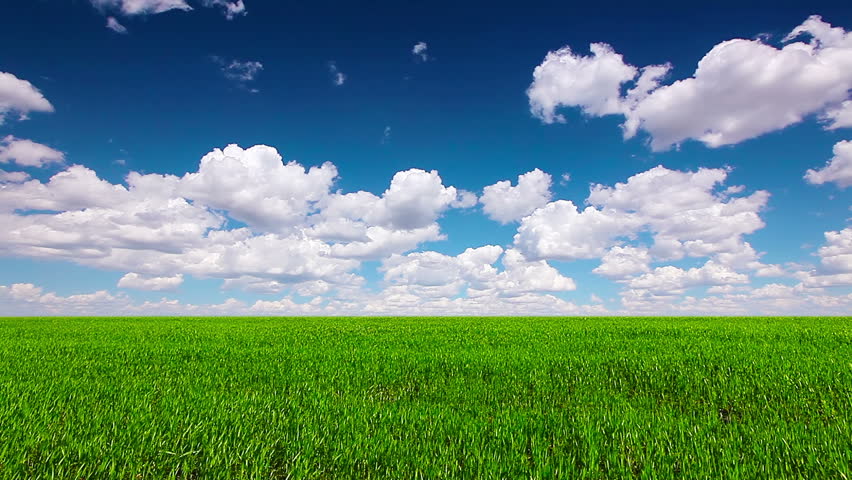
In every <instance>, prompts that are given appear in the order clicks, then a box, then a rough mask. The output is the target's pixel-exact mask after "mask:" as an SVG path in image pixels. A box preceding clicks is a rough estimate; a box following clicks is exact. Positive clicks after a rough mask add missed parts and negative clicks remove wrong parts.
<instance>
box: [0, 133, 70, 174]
mask: <svg viewBox="0 0 852 480" xmlns="http://www.w3.org/2000/svg"><path fill="white" fill-rule="evenodd" d="M64 161H65V154H64V153H62V152H60V151H59V150H54V149H52V148H50V147H48V146H47V145H42V144H40V143H36V142H33V141H32V140H24V139H21V138H15V137H13V136H12V135H8V136H6V137H5V138H3V139H2V140H0V163H9V162H14V163H17V164H18V165H21V166H23V167H43V166H45V165H47V164H50V163H63V162H64Z"/></svg>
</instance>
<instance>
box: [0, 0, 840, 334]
mask: <svg viewBox="0 0 852 480" xmlns="http://www.w3.org/2000/svg"><path fill="white" fill-rule="evenodd" d="M488 5H489V4H485V3H484V2H481V3H480V2H469V3H465V4H464V5H453V4H451V3H448V2H436V3H434V4H431V5H429V6H425V5H422V6H418V5H399V4H397V3H393V2H379V3H376V4H371V5H370V6H369V8H365V7H364V6H357V5H348V4H335V3H333V2H332V3H330V4H312V5H303V4H300V5H285V4H281V3H279V2H272V1H268V0H77V1H56V0H53V1H48V0H40V1H32V2H14V3H12V4H10V5H8V6H6V8H5V9H4V16H3V18H2V19H0V25H2V27H3V28H0V42H2V43H3V45H5V46H6V49H5V51H4V55H3V56H2V57H0V221H2V226H3V228H2V229H0V316H4V317H54V316H55V317H70V316H74V317H116V316H130V317H137V316H143V317H150V316H154V317H161V316H162V317H172V316H245V317H268V316H281V317H353V318H357V317H371V318H375V317H394V316H404V317H421V316H422V317H459V316H473V317H517V316H524V317H527V316H529V317H649V316H653V317H659V316H665V317H695V316H707V317H716V316H719V317H722V316H724V317H740V316H749V317H767V316H770V317H771V316H784V317H787V316H790V317H802V316H809V317H811V316H812V317H822V316H845V315H848V314H849V312H850V311H852V223H850V222H852V207H850V205H852V201H851V200H852V196H850V191H852V189H850V188H849V187H850V186H852V9H850V8H849V6H848V5H845V4H843V3H842V2H835V3H833V2H816V3H811V4H808V5H804V6H803V5H801V4H797V3H791V4H790V5H783V4H781V5H779V4H777V3H776V4H775V5H776V7H775V8H772V7H770V6H768V5H769V4H767V5H760V4H753V5H742V4H741V3H734V2H730V3H729V4H725V5H724V7H725V8H720V7H719V5H718V4H714V7H713V8H711V7H703V6H680V7H679V8H678V9H672V8H670V7H665V6H657V7H655V8H641V7H640V6H637V5H622V6H615V7H613V6H607V5H583V6H573V5H562V4H559V5H551V4H550V3H535V2H533V3H531V4H525V5H523V6H517V5H510V6H493V5H492V6H490V7H489V6H488ZM694 19H701V21H699V22H696V21H694Z"/></svg>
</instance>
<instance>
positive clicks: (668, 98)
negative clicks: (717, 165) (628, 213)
mask: <svg viewBox="0 0 852 480" xmlns="http://www.w3.org/2000/svg"><path fill="white" fill-rule="evenodd" d="M803 35H807V36H809V37H810V41H809V42H808V43H805V42H802V41H794V40H796V39H799V38H800V37H801V36H803ZM784 42H785V43H786V45H785V46H784V47H783V48H776V47H774V46H771V45H768V44H766V43H764V41H763V40H761V39H757V40H745V39H734V40H728V41H725V42H722V43H720V44H718V45H716V46H715V47H713V48H712V49H711V50H710V51H709V52H708V53H707V54H706V55H705V56H704V58H703V59H701V61H700V62H699V63H698V67H697V69H696V70H695V73H694V74H693V75H692V76H691V77H689V78H685V79H682V80H678V81H676V82H674V83H672V84H670V85H661V80H662V78H663V77H664V76H665V75H666V74H667V72H668V71H669V66H668V65H654V66H649V67H645V68H643V69H639V68H636V67H634V66H632V65H629V64H627V63H625V62H624V60H623V58H622V57H621V55H619V54H617V53H615V52H614V51H613V49H612V47H610V46H609V45H606V44H593V45H592V47H591V48H592V56H590V57H586V56H582V55H577V54H575V53H574V52H572V51H571V50H570V49H568V48H567V47H566V48H562V49H560V50H557V51H555V52H550V53H549V54H548V55H547V57H545V59H544V62H543V63H542V64H541V65H539V66H538V67H537V68H536V69H535V71H534V72H533V83H532V85H531V86H530V88H529V89H528V90H527V95H528V97H529V100H530V108H531V111H532V113H533V114H534V115H535V116H537V117H538V118H540V119H541V120H542V121H544V122H545V123H553V122H560V121H564V117H563V116H562V115H560V114H559V113H557V109H558V108H559V107H579V108H580V109H581V110H582V111H583V112H584V113H585V114H587V115H592V116H603V115H610V114H618V115H623V116H624V117H625V123H624V124H623V128H624V134H625V137H626V138H630V137H633V136H634V135H635V134H636V132H637V131H638V130H639V129H642V130H644V131H646V132H648V133H649V134H650V136H651V148H652V149H653V150H666V149H668V148H670V147H671V146H672V145H677V144H679V143H681V142H683V141H685V140H688V139H694V140H698V141H701V142H702V143H704V144H705V145H707V146H709V147H719V146H722V145H730V144H735V143H739V142H742V141H744V140H747V139H750V138H754V137H757V136H759V135H763V134H765V133H768V132H772V131H775V130H779V129H782V128H784V127H787V126H789V125H793V124H795V123H798V122H800V121H802V119H803V118H805V117H806V116H808V115H811V114H820V115H822V116H823V117H824V118H826V119H828V120H829V122H830V123H829V124H828V128H836V127H839V126H843V125H845V124H846V115H847V114H848V112H847V108H848V107H844V104H843V102H845V101H848V100H849V96H850V95H849V92H850V89H852V34H850V33H848V32H846V31H845V30H843V29H842V28H839V27H835V28H832V27H831V25H829V24H828V23H826V22H824V21H822V19H821V18H820V17H818V16H812V17H810V18H808V19H807V20H806V21H805V22H804V23H802V24H801V25H799V26H798V27H796V28H795V29H794V30H793V31H792V32H791V33H790V35H788V36H787V37H786V38H785V39H784ZM631 83H632V85H633V88H632V89H630V90H629V91H628V92H627V93H626V94H624V95H622V94H621V91H622V90H623V88H624V86H625V85H630V84H631Z"/></svg>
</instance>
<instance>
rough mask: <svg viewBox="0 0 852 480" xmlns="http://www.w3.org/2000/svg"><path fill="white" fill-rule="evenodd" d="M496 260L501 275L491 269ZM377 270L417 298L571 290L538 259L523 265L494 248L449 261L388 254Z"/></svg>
mask: <svg viewBox="0 0 852 480" xmlns="http://www.w3.org/2000/svg"><path fill="white" fill-rule="evenodd" d="M498 259H502V260H501V263H502V265H503V270H502V271H499V270H498V269H497V268H496V267H495V266H494V264H495V263H496V262H497V260H498ZM381 270H382V271H384V272H385V276H384V278H385V281H386V282H388V283H390V284H392V285H395V286H400V287H402V286H404V287H406V290H408V291H409V292H410V293H413V294H416V295H421V296H440V297H453V296H455V295H457V294H459V293H460V291H461V289H462V288H467V295H468V296H471V297H477V296H483V295H484V296H497V297H512V296H519V295H522V294H527V293H534V292H537V293H541V292H564V291H570V290H574V289H576V285H575V283H574V281H573V280H572V279H571V278H568V277H565V276H563V275H562V274H561V273H559V271H557V270H556V269H555V268H553V267H552V266H550V265H548V264H547V262H545V261H544V260H535V261H528V260H527V259H525V258H524V257H523V255H521V253H520V252H518V251H517V250H515V249H509V250H506V251H504V250H503V248H502V247H499V246H496V245H486V246H484V247H479V248H468V249H467V250H465V251H464V252H462V253H461V254H459V255H457V256H455V257H452V256H448V255H444V254H441V253H437V252H431V251H426V252H416V253H410V254H407V255H405V256H401V255H394V256H392V257H390V258H388V259H386V260H384V261H383V263H382V267H381ZM430 292H431V293H434V295H430Z"/></svg>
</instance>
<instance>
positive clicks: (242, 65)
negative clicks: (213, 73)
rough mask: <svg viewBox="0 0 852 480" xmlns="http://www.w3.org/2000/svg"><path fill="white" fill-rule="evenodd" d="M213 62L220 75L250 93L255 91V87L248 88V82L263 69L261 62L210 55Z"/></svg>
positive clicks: (254, 78)
mask: <svg viewBox="0 0 852 480" xmlns="http://www.w3.org/2000/svg"><path fill="white" fill-rule="evenodd" d="M210 58H211V59H212V60H213V62H214V63H216V64H217V65H219V70H220V71H221V72H222V75H224V76H225V78H227V79H228V80H230V81H232V82H234V83H235V84H236V85H237V86H238V87H240V88H243V89H246V90H249V91H250V92H252V93H257V92H258V90H257V89H255V88H249V87H248V84H249V83H251V82H254V81H255V80H256V79H257V76H258V75H259V74H260V72H261V71H262V70H263V64H262V63H260V62H256V61H240V60H230V61H227V60H225V59H223V58H221V57H217V56H215V55H214V56H212V57H210Z"/></svg>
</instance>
